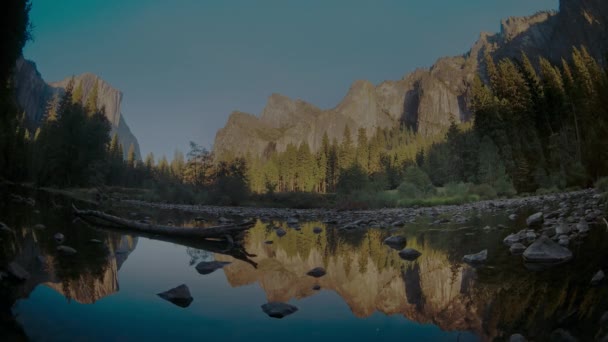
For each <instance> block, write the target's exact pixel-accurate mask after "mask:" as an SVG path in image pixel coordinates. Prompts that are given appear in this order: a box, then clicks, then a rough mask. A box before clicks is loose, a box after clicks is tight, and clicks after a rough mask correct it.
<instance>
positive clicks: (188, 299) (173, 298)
mask: <svg viewBox="0 0 608 342" xmlns="http://www.w3.org/2000/svg"><path fill="white" fill-rule="evenodd" d="M157 295H158V296H159V297H160V298H162V299H165V300H168V301H169V302H171V303H173V304H175V305H177V306H179V307H182V308H187V307H188V306H190V303H192V301H193V300H194V298H192V296H191V295H190V289H188V286H186V285H185V284H182V285H180V286H178V287H174V288H172V289H171V290H168V291H165V292H161V293H158V294H157Z"/></svg>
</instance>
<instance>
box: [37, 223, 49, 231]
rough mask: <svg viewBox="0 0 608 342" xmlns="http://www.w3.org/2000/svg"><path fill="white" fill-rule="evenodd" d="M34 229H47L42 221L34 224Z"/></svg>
mask: <svg viewBox="0 0 608 342" xmlns="http://www.w3.org/2000/svg"><path fill="white" fill-rule="evenodd" d="M34 229H40V230H42V229H46V227H45V226H44V225H43V224H42V223H38V224H37V225H35V226H34Z"/></svg>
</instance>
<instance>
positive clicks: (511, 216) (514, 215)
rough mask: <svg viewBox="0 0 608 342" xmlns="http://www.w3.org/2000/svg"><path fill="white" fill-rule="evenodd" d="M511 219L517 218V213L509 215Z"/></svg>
mask: <svg viewBox="0 0 608 342" xmlns="http://www.w3.org/2000/svg"><path fill="white" fill-rule="evenodd" d="M509 220H511V221H515V220H517V215H516V214H511V215H509Z"/></svg>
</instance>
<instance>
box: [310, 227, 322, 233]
mask: <svg viewBox="0 0 608 342" xmlns="http://www.w3.org/2000/svg"><path fill="white" fill-rule="evenodd" d="M312 232H313V233H315V234H321V233H322V232H323V228H321V227H314V228H313V229H312Z"/></svg>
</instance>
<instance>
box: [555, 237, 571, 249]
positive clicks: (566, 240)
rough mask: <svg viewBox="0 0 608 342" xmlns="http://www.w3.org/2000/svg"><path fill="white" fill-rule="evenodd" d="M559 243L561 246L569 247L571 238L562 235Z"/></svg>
mask: <svg viewBox="0 0 608 342" xmlns="http://www.w3.org/2000/svg"><path fill="white" fill-rule="evenodd" d="M557 243H558V244H559V245H560V246H563V247H567V246H568V245H569V244H570V238H569V237H568V235H560V237H559V238H558V240H557Z"/></svg>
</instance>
